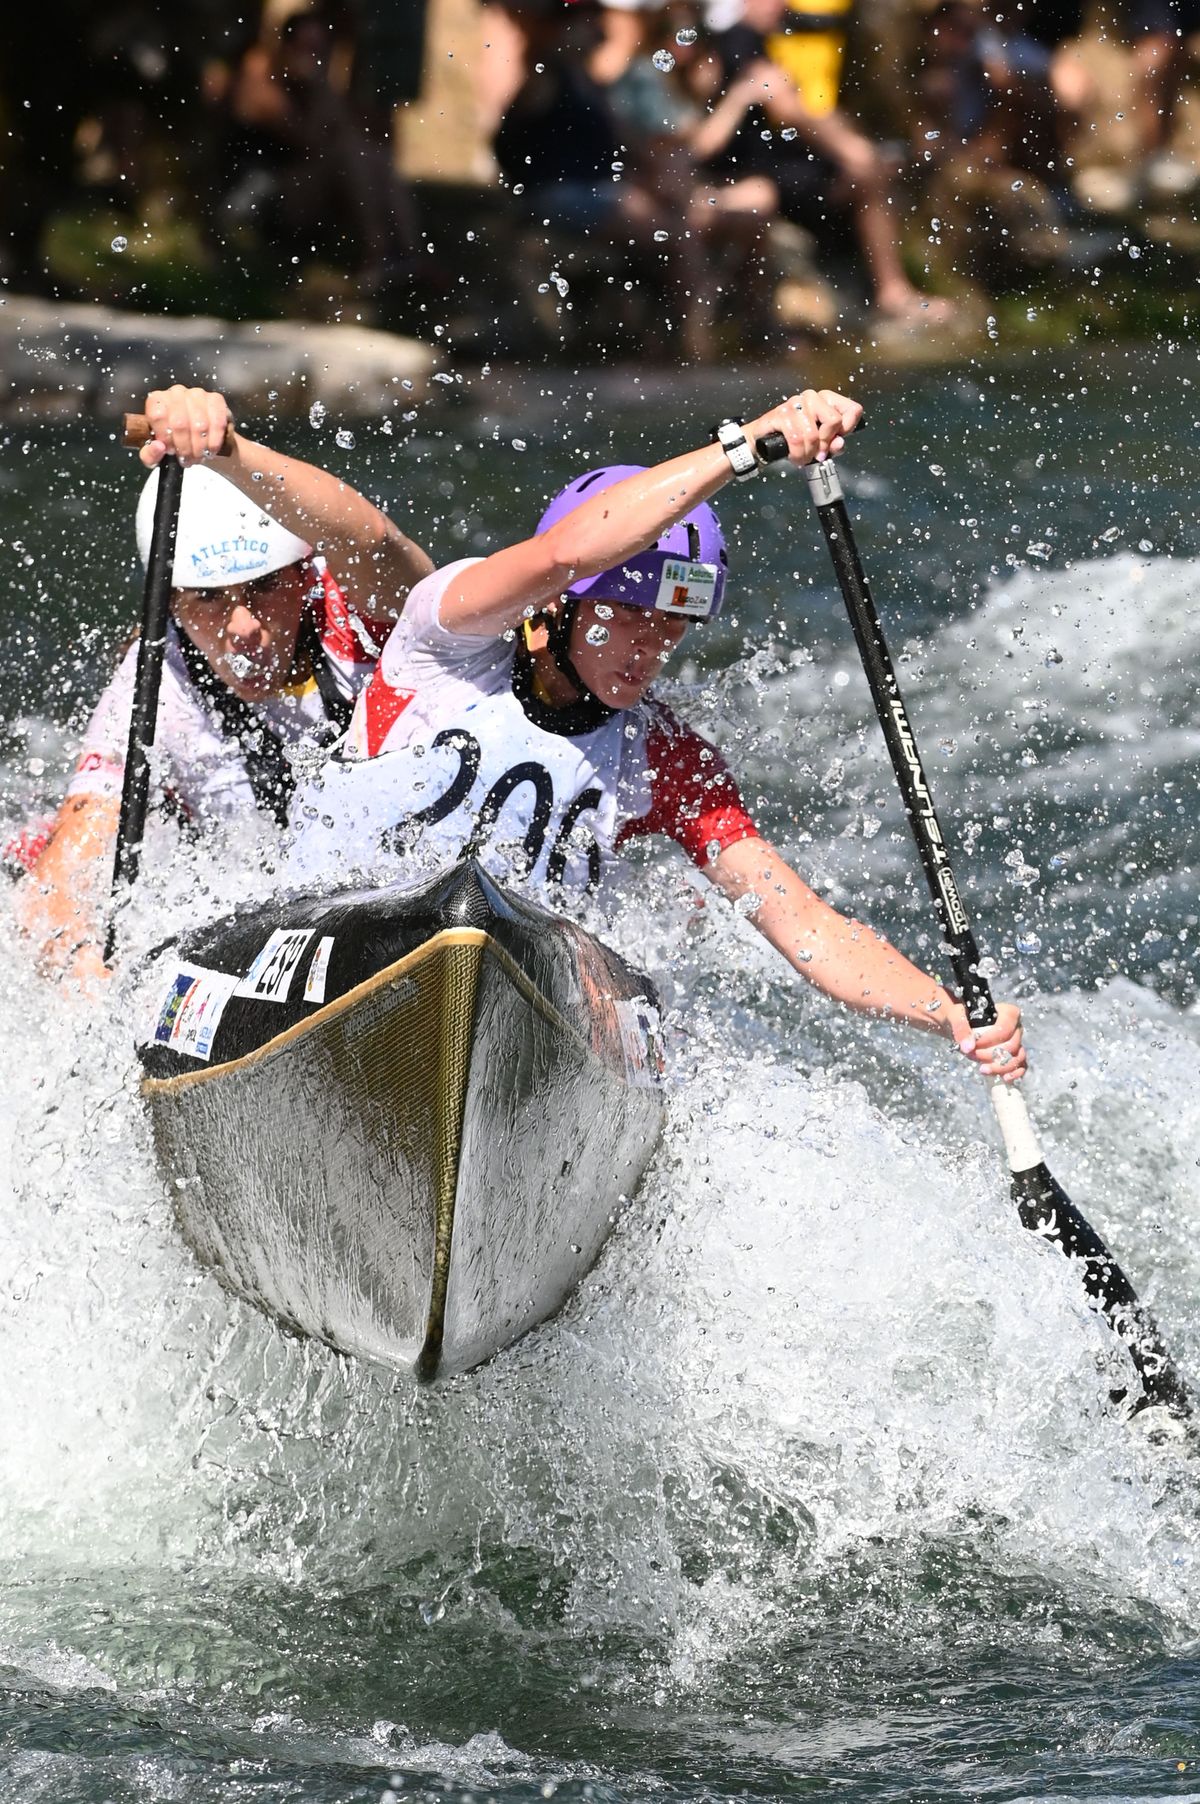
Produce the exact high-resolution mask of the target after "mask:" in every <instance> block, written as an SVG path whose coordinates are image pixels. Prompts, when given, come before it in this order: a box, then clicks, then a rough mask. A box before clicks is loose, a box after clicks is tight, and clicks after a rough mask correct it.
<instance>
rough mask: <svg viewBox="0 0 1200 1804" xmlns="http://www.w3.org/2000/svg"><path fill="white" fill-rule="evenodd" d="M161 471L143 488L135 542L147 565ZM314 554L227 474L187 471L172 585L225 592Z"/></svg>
mask: <svg viewBox="0 0 1200 1804" xmlns="http://www.w3.org/2000/svg"><path fill="white" fill-rule="evenodd" d="M157 495H158V471H157V470H154V471H153V472H152V473H151V475H150V477H149V479H148V480H147V482H146V485H145V487H144V488H143V489H142V493H141V497H140V499H139V501H138V509H137V543H138V551H139V553H140V555H141V559H142V562H143V564H144V563H146V562H147V561H148V559H149V556H150V535H151V532H152V531H153V527H154V503H155V500H156V498H157ZM311 556H312V546H311V545H307V544H305V542H304V540H303V539H301V538H297V536H296V534H295V533H294V532H289V531H288V529H287V527H286V526H281V525H280V524H279V522H278V520H275V519H273V518H272V516H271V515H270V514H268V513H265V512H264V511H263V509H262V508H261V507H259V506H258V504H257V502H254V501H252V500H250V498H249V497H248V496H246V495H243V494H242V493H241V492H240V491H239V490H238V489H235V488H234V486H233V484H232V483H231V482H226V480H225V478H224V477H223V476H218V475H217V474H216V472H215V471H213V470H206V469H205V468H204V466H203V465H202V464H195V465H193V466H192V467H191V468H190V469H187V470H185V471H184V473H183V499H182V500H181V502H180V505H179V526H178V528H177V530H176V534H175V561H174V564H173V565H172V567H171V585H172V587H173V588H176V589H225V588H230V587H232V586H233V585H234V584H236V583H252V582H256V581H257V580H258V578H259V577H261V576H270V575H271V574H272V573H273V572H274V571H276V570H284V569H286V568H287V566H288V565H289V564H297V563H299V562H300V561H301V559H302V558H307V557H311Z"/></svg>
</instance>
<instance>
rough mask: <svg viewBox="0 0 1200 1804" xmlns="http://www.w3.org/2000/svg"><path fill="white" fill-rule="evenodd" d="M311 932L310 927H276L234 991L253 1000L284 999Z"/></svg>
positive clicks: (236, 994)
mask: <svg viewBox="0 0 1200 1804" xmlns="http://www.w3.org/2000/svg"><path fill="white" fill-rule="evenodd" d="M315 932H316V929H315V928H314V927H277V928H276V929H275V931H274V933H273V934H272V935H271V937H270V939H269V940H268V941H267V943H266V945H265V946H264V947H263V949H262V951H261V952H260V953H259V954H258V956H257V958H256V959H255V961H254V963H253V964H252V965H251V967H250V969H249V970H248V971H247V973H246V975H245V977H243V979H242V981H241V982H240V983H239V984H238V987H237V989H236V990H235V991H234V995H235V996H249V997H251V998H252V999H253V1000H254V1001H255V1002H286V1001H287V994H288V991H289V990H290V989H291V987H292V978H293V977H294V976H295V974H296V966H297V965H298V964H299V963H300V959H301V956H302V954H303V952H304V948H305V947H306V946H307V945H308V942H309V940H311V938H312V936H313V934H314V933H315Z"/></svg>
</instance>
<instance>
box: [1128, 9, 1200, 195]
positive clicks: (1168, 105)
mask: <svg viewBox="0 0 1200 1804" xmlns="http://www.w3.org/2000/svg"><path fill="white" fill-rule="evenodd" d="M1127 28H1128V31H1129V34H1130V36H1131V37H1132V39H1133V44H1134V66H1135V69H1136V71H1137V75H1138V81H1139V87H1140V94H1139V105H1138V124H1139V133H1138V135H1139V139H1140V144H1141V150H1142V154H1143V155H1144V156H1145V157H1146V159H1147V167H1146V170H1145V176H1146V179H1147V184H1148V186H1149V187H1150V188H1151V189H1152V190H1157V191H1158V192H1160V193H1163V194H1168V195H1169V194H1173V193H1179V192H1184V191H1186V190H1187V189H1189V188H1191V187H1194V186H1195V182H1196V174H1197V172H1196V170H1195V169H1194V168H1193V167H1192V166H1191V165H1190V164H1189V163H1186V162H1184V161H1183V160H1182V159H1179V158H1175V157H1172V156H1171V155H1170V142H1171V134H1172V130H1173V126H1174V118H1175V103H1176V101H1177V100H1178V98H1179V90H1180V87H1181V86H1182V83H1183V76H1184V72H1185V70H1186V67H1187V62H1188V43H1187V40H1188V38H1189V37H1193V36H1194V35H1195V34H1196V33H1197V32H1200V0H1129V5H1128V21H1127Z"/></svg>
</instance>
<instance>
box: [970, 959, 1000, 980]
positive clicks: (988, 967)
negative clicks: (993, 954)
mask: <svg viewBox="0 0 1200 1804" xmlns="http://www.w3.org/2000/svg"><path fill="white" fill-rule="evenodd" d="M975 968H976V970H977V971H978V972H979V975H980V976H981V977H999V975H1000V967H999V965H998V964H997V963H996V961H995V959H994V958H981V959H980V961H979V963H978V965H977V966H976V967H975Z"/></svg>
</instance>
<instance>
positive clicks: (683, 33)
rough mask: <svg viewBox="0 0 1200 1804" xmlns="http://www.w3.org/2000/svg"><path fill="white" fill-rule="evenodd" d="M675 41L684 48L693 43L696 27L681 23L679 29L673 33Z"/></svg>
mask: <svg viewBox="0 0 1200 1804" xmlns="http://www.w3.org/2000/svg"><path fill="white" fill-rule="evenodd" d="M675 42H676V43H677V44H682V45H683V47H684V49H685V50H686V49H687V47H688V45H689V44H694V43H695V42H696V27H695V26H694V25H681V26H680V28H679V30H678V31H677V32H676V33H675Z"/></svg>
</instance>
